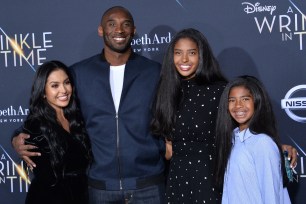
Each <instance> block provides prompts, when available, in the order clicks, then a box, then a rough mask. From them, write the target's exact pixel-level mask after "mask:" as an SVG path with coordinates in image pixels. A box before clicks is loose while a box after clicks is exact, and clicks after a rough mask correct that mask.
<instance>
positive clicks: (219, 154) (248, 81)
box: [214, 76, 288, 189]
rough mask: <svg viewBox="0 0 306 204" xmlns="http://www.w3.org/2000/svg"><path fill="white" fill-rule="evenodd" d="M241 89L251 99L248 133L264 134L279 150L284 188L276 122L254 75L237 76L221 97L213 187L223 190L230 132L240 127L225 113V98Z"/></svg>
mask: <svg viewBox="0 0 306 204" xmlns="http://www.w3.org/2000/svg"><path fill="white" fill-rule="evenodd" d="M239 86H240V87H244V88H246V89H248V90H249V91H250V93H251V95H252V97H253V100H254V115H253V116H252V118H251V119H250V121H249V127H248V128H249V130H250V131H251V132H252V133H253V134H255V135H256V134H260V133H264V134H266V135H268V136H270V137H271V138H272V139H273V141H274V142H275V143H276V145H277V147H278V149H279V155H280V158H281V161H282V174H283V184H284V186H286V184H287V182H288V178H287V175H286V171H285V164H284V159H283V154H282V149H281V145H280V144H281V143H280V138H279V136H278V133H277V128H276V120H275V117H274V113H273V109H272V105H271V102H270V99H269V96H268V94H267V92H266V90H265V88H264V86H263V84H262V83H261V82H260V81H259V80H258V79H257V78H255V77H253V76H240V77H238V78H237V79H235V80H233V81H231V82H230V83H228V85H227V86H226V87H225V89H224V92H223V93H222V95H221V99H220V104H219V110H218V116H217V125H216V141H217V142H216V156H215V161H217V162H215V164H216V165H215V170H214V172H215V174H214V175H215V181H216V185H217V186H218V187H219V188H220V189H222V187H223V181H224V174H225V171H226V166H227V163H228V160H229V157H230V154H231V150H232V147H233V144H232V136H233V130H234V129H235V128H236V127H238V126H239V124H238V123H237V122H236V121H235V120H234V119H233V118H232V117H231V115H230V113H229V111H228V97H229V94H230V91H231V89H232V88H234V87H239Z"/></svg>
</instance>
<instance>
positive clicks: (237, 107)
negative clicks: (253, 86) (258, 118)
mask: <svg viewBox="0 0 306 204" xmlns="http://www.w3.org/2000/svg"><path fill="white" fill-rule="evenodd" d="M228 110H229V112H230V114H231V116H232V117H233V119H234V120H235V121H236V122H237V123H238V124H239V129H240V131H242V130H244V129H246V128H248V126H249V121H250V119H251V118H252V116H253V114H254V99H253V96H252V94H251V93H250V91H249V90H248V89H246V88H245V87H244V86H237V87H233V88H232V89H231V91H230V93H229V96H228Z"/></svg>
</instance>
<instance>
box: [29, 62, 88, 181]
mask: <svg viewBox="0 0 306 204" xmlns="http://www.w3.org/2000/svg"><path fill="white" fill-rule="evenodd" d="M56 70H63V71H64V72H65V73H66V74H67V75H68V78H69V80H70V83H71V86H72V94H71V97H70V101H69V104H68V106H67V107H65V108H63V110H64V116H65V118H66V119H67V120H68V121H69V129H70V133H71V135H73V136H74V137H75V138H76V139H77V140H78V141H80V142H81V144H82V145H83V146H84V148H85V149H86V150H87V155H86V156H87V158H88V160H89V161H90V160H91V147H90V142H89V139H88V135H87V133H86V130H85V125H84V122H83V119H82V116H81V113H80V110H79V109H78V106H77V99H76V95H75V93H74V85H73V81H72V78H71V75H70V74H69V71H68V68H67V66H66V65H65V64H63V63H62V62H60V61H49V62H45V63H44V64H42V65H41V66H40V67H39V68H38V69H37V72H36V75H35V77H34V82H33V85H32V90H31V98H30V107H29V109H30V112H29V115H28V117H27V120H26V122H25V124H27V122H30V121H39V125H40V132H41V135H42V136H43V137H44V138H45V139H46V140H47V141H48V144H49V147H50V151H51V155H52V156H51V158H50V159H51V166H52V167H53V171H54V174H55V176H56V177H57V176H58V175H56V169H58V167H59V166H63V165H65V164H62V161H63V159H62V158H63V155H64V154H65V148H64V147H63V146H62V144H63V143H62V142H61V138H62V137H61V136H60V135H58V133H57V132H56V131H54V129H56V128H54V127H56V126H58V125H59V123H58V121H57V116H56V112H55V109H54V108H53V107H52V106H51V105H50V104H49V103H48V102H47V100H46V99H45V98H44V95H45V87H46V83H47V79H48V77H49V75H50V74H51V73H52V72H53V71H56ZM25 126H26V125H25Z"/></svg>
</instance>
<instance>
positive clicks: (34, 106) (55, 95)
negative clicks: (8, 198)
mask: <svg viewBox="0 0 306 204" xmlns="http://www.w3.org/2000/svg"><path fill="white" fill-rule="evenodd" d="M23 132H25V133H27V134H29V135H30V138H29V139H27V140H26V143H27V144H32V145H34V146H36V147H37V148H38V149H36V150H35V151H37V152H40V153H41V156H39V157H32V158H31V159H32V160H33V161H34V162H35V163H36V167H35V168H34V169H33V173H34V178H33V179H32V181H31V185H30V188H29V192H28V194H27V197H26V201H25V203H26V204H42V203H44V204H48V203H50V204H51V203H52V204H54V203H56V204H67V203H79V204H86V203H88V201H87V177H86V170H87V167H88V165H89V162H90V160H91V153H90V152H91V151H90V142H89V139H88V136H87V133H86V131H85V127H84V124H83V121H82V117H81V115H80V111H79V110H78V107H77V102H76V97H75V94H74V90H73V84H72V81H71V77H70V75H69V73H68V70H67V67H66V65H64V64H63V63H61V62H59V61H50V62H46V63H44V64H43V65H41V66H40V67H39V68H38V70H37V72H36V76H35V78H34V83H33V86H32V91H31V99H30V113H29V115H28V117H27V119H26V121H25V123H24V126H23Z"/></svg>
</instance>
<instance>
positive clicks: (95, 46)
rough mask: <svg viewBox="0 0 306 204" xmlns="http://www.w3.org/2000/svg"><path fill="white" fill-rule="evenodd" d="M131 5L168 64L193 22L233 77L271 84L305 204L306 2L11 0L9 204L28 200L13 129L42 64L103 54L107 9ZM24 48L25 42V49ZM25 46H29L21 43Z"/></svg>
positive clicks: (3, 79) (149, 43)
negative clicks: (176, 39)
mask: <svg viewBox="0 0 306 204" xmlns="http://www.w3.org/2000/svg"><path fill="white" fill-rule="evenodd" d="M115 5H122V6H124V7H127V8H128V9H129V10H130V11H131V13H132V14H133V16H134V20H135V24H136V29H137V34H136V36H135V38H134V40H133V41H132V47H133V51H134V52H136V53H139V54H142V55H144V56H146V57H148V58H151V59H153V60H156V61H159V62H161V61H162V58H163V55H164V52H165V49H166V47H167V46H168V44H169V42H170V40H171V38H172V37H173V36H174V35H175V34H176V33H177V32H178V31H179V30H181V29H183V28H189V27H193V28H196V29H198V30H200V31H201V32H203V33H204V35H205V36H206V37H207V38H208V40H209V42H210V44H211V46H212V48H213V51H214V54H215V56H216V57H217V59H218V61H219V63H220V65H221V68H222V70H223V72H224V73H225V74H226V76H227V77H228V78H229V79H232V78H233V77H235V76H238V75H243V74H249V75H254V76H256V77H258V78H259V79H260V80H261V81H262V82H263V83H264V85H265V86H266V88H267V90H268V92H269V94H270V96H271V99H272V102H273V106H274V110H275V113H276V116H277V120H278V125H279V132H280V135H281V138H282V142H283V143H285V144H290V145H292V146H294V147H295V148H296V149H297V150H298V153H299V158H298V165H297V167H296V168H295V171H296V173H297V174H296V176H295V179H294V182H293V183H291V184H290V186H289V191H290V195H291V199H292V202H293V203H305V200H306V196H305V192H306V173H305V170H306V169H305V167H304V160H305V157H306V153H305V150H306V140H305V136H306V135H305V134H306V124H305V123H306V111H305V109H306V60H305V59H306V17H305V14H306V2H305V1H302V0H278V1H276V0H265V1H263V0H237V1H225V0H215V1H206V0H193V1H190V0H189V1H188V0H166V1H165V0H141V1H139V0H103V1H102V0H91V1H85V0H73V1H72V0H67V1H60V0H52V1H50V0H40V1H34V0H28V1H21V0H10V1H6V0H5V1H1V6H0V96H1V100H0V203H5V204H6V203H14V204H18V203H23V202H24V198H25V195H26V192H27V191H28V187H29V181H27V180H25V179H23V178H22V174H20V171H19V170H25V169H26V168H25V165H24V164H23V163H22V162H21V159H20V158H19V157H18V155H17V154H16V153H15V152H14V150H13V148H12V146H11V136H12V134H13V132H14V130H15V129H16V128H18V127H20V126H21V125H22V123H23V121H24V119H25V118H26V116H27V114H28V102H29V95H30V87H31V84H32V80H33V76H34V74H35V70H36V69H37V67H38V66H39V65H41V64H42V63H43V62H45V61H47V60H53V59H57V60H61V61H63V62H65V63H66V64H67V65H71V64H73V63H75V62H77V61H80V60H82V59H84V58H87V57H89V56H91V55H93V54H97V53H100V52H101V49H102V47H103V41H102V39H101V38H99V37H98V34H97V27H98V25H99V22H100V19H101V15H102V13H103V12H104V11H105V10H106V9H107V8H109V7H111V6H115ZM16 45H17V47H16ZM18 47H19V48H20V49H18Z"/></svg>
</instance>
